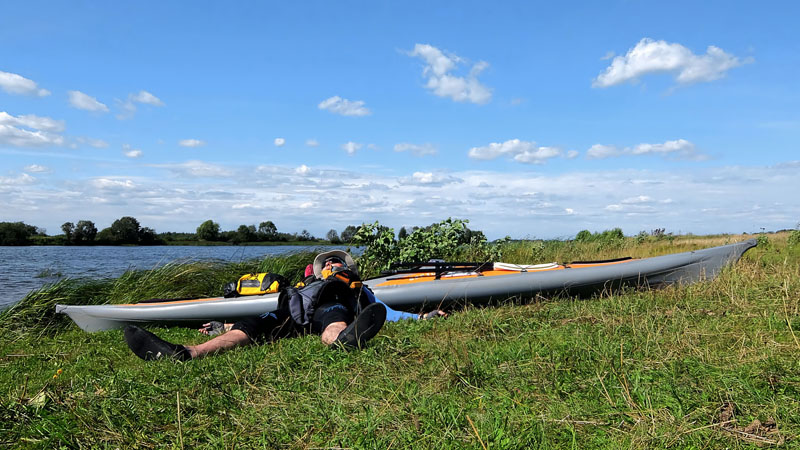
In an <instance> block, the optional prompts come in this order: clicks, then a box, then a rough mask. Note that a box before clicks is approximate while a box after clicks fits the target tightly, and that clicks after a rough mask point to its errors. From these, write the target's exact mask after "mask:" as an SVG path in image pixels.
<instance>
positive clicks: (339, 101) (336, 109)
mask: <svg viewBox="0 0 800 450" xmlns="http://www.w3.org/2000/svg"><path fill="white" fill-rule="evenodd" d="M317 107H318V108H319V109H322V110H326V111H329V112H332V113H334V114H339V115H342V116H355V117H360V116H368V115H370V114H372V111H370V110H369V108H367V107H365V106H364V102H363V101H362V100H356V101H350V100H348V99H346V98H342V97H339V96H338V95H334V96H333V97H331V98H328V99H325V100H323V101H322V102H320V104H319V105H317Z"/></svg>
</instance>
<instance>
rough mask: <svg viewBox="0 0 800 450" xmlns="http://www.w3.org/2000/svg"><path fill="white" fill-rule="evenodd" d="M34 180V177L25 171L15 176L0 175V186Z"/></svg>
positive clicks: (20, 184)
mask: <svg viewBox="0 0 800 450" xmlns="http://www.w3.org/2000/svg"><path fill="white" fill-rule="evenodd" d="M35 182H36V178H35V177H32V176H30V175H28V174H27V173H21V174H19V175H18V176H16V177H0V186H23V185H26V184H33V183H35Z"/></svg>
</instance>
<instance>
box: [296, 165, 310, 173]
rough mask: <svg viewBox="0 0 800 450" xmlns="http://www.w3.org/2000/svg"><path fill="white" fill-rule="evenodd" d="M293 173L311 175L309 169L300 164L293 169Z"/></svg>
mask: <svg viewBox="0 0 800 450" xmlns="http://www.w3.org/2000/svg"><path fill="white" fill-rule="evenodd" d="M294 173H296V174H298V175H308V174H309V173H311V168H310V167H308V166H307V165H305V164H302V165H301V166H300V167H298V168H296V169H294Z"/></svg>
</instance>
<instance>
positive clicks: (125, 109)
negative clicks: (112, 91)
mask: <svg viewBox="0 0 800 450" xmlns="http://www.w3.org/2000/svg"><path fill="white" fill-rule="evenodd" d="M115 102H116V104H117V108H119V110H120V112H119V114H117V119H119V120H126V119H132V118H133V116H134V115H136V110H137V107H136V105H137V104H145V105H151V106H165V105H164V102H163V101H161V99H160V98H158V97H156V96H155V95H153V94H151V93H149V92H147V91H139V92H138V93H131V94H128V99H127V100H125V101H123V100H119V99H117V100H115Z"/></svg>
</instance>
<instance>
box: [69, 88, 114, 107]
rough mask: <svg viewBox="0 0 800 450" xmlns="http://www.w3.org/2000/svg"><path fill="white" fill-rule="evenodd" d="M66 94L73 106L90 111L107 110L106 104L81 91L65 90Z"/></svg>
mask: <svg viewBox="0 0 800 450" xmlns="http://www.w3.org/2000/svg"><path fill="white" fill-rule="evenodd" d="M67 95H68V96H69V104H70V105H72V107H73V108H77V109H82V110H84V111H92V112H108V106H106V105H105V104H103V103H100V102H98V101H97V99H96V98H94V97H92V96H90V95H87V94H84V93H83V92H81V91H67Z"/></svg>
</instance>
